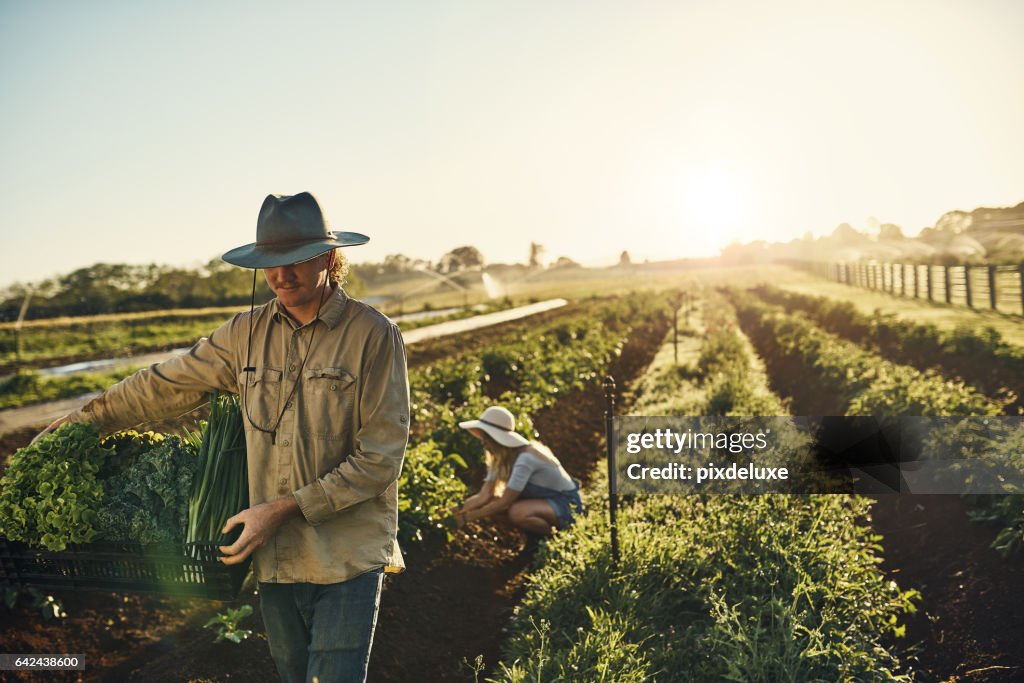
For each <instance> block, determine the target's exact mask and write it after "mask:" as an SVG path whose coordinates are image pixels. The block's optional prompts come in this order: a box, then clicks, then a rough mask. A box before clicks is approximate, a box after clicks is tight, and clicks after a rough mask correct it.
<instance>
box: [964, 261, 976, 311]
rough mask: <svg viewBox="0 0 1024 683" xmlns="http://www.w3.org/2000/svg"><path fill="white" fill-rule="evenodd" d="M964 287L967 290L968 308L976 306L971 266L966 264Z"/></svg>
mask: <svg viewBox="0 0 1024 683" xmlns="http://www.w3.org/2000/svg"><path fill="white" fill-rule="evenodd" d="M964 287H965V288H966V291H967V308H974V297H973V296H971V267H970V266H964Z"/></svg>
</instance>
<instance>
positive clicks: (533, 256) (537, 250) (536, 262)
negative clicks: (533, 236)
mask: <svg viewBox="0 0 1024 683" xmlns="http://www.w3.org/2000/svg"><path fill="white" fill-rule="evenodd" d="M543 253H544V246H543V245H541V244H537V243H536V242H530V261H529V265H530V267H531V268H538V267H539V266H540V256H541V254H543Z"/></svg>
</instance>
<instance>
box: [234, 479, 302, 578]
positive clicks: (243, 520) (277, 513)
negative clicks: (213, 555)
mask: <svg viewBox="0 0 1024 683" xmlns="http://www.w3.org/2000/svg"><path fill="white" fill-rule="evenodd" d="M301 514H302V511H301V510H299V504H298V503H297V502H295V498H294V497H292V496H283V497H281V498H278V499H277V500H273V501H271V502H269V503H260V504H259V505H254V506H252V507H251V508H249V509H247V510H242V511H241V512H239V513H238V514H237V515H235V516H234V517H231V518H229V519H228V521H227V522H225V523H224V529H222V531H221V533H225V534H226V533H228V532H229V531H231V530H232V529H234V528H235V527H236V526H238V525H239V524H243V525H244V527H243V528H242V534H241V535H240V536H239V537H238V540H237V541H235V542H234V543H232V544H231V545H222V546H220V551H221V552H222V553H224V554H225V555H227V556H228V557H222V558H220V561H221V562H223V563H224V564H238V563H239V562H243V561H244V560H245V558H247V557H249V555H251V554H252V553H253V551H254V550H256V549H257V548H259V547H261V546H263V545H265V544H266V542H267V541H269V540H270V538H271V537H272V536H273V535H274V534H275V533H277V529H278V527H280V526H281V524H282V523H283V522H284V521H285V520H287V519H289V518H291V517H295V516H298V515H301Z"/></svg>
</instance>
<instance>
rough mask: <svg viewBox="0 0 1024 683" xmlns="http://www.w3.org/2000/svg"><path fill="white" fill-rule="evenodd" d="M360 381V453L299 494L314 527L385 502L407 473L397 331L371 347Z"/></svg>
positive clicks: (402, 360) (392, 328)
mask: <svg viewBox="0 0 1024 683" xmlns="http://www.w3.org/2000/svg"><path fill="white" fill-rule="evenodd" d="M360 375H361V377H360V388H359V394H358V396H357V397H356V401H357V402H358V406H357V413H358V424H357V425H356V433H355V451H354V452H353V453H350V454H348V456H347V457H345V458H344V459H343V460H342V461H341V463H340V464H339V465H338V466H337V467H335V468H334V469H332V470H331V471H330V472H328V473H327V474H325V475H324V476H322V477H320V478H319V479H317V480H316V481H314V482H312V483H310V484H309V485H307V486H304V487H302V488H300V489H299V490H297V491H295V493H294V497H295V500H296V502H297V503H298V504H299V508H300V509H301V510H302V514H303V516H304V517H305V518H306V520H307V521H308V522H309V523H310V524H312V525H314V526H316V525H319V524H321V523H323V522H325V521H327V520H328V519H330V518H331V517H332V516H333V515H335V514H336V513H338V512H341V511H342V510H345V509H346V508H349V507H351V506H353V505H355V504H357V503H361V502H363V501H365V500H368V499H370V498H375V497H377V496H380V495H381V494H382V493H383V492H384V491H386V490H387V489H388V488H389V487H390V486H392V485H394V484H395V482H396V481H397V480H398V476H399V474H400V473H401V471H402V462H403V459H404V457H405V447H406V445H407V443H408V441H409V377H408V369H407V365H406V356H405V345H404V343H403V342H402V334H401V332H400V331H399V329H398V327H397V326H396V325H394V324H389V327H388V329H387V330H385V331H384V333H383V334H380V335H379V336H377V338H376V342H375V343H374V341H371V342H370V348H369V349H368V351H367V354H366V356H365V357H364V362H363V366H362V368H361V371H360ZM342 419H348V418H347V416H346V417H343V418H342Z"/></svg>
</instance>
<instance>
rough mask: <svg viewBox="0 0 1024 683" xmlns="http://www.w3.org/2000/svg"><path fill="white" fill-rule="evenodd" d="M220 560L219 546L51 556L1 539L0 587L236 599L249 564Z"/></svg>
mask: <svg viewBox="0 0 1024 683" xmlns="http://www.w3.org/2000/svg"><path fill="white" fill-rule="evenodd" d="M218 557H220V551H219V550H217V544H216V543H189V544H185V545H183V546H167V545H142V544H140V543H112V542H97V543H89V544H85V545H77V546H75V545H69V546H68V547H67V549H66V550H61V551H49V550H41V549H39V548H32V547H29V546H27V545H25V544H24V543H20V542H16V541H9V540H7V539H4V538H0V585H2V584H24V585H29V586H38V587H40V588H51V589H58V590H59V589H63V590H69V589H70V590H95V591H107V592H114V593H154V594H158V595H167V596H176V597H191V598H207V599H210V600H232V599H234V598H236V597H237V596H238V592H239V590H241V588H242V582H243V581H244V580H245V575H246V573H247V572H248V570H249V559H246V561H245V562H243V563H241V564H239V565H232V566H228V565H225V564H223V563H221V562H220V561H219V560H218V559H217V558H218Z"/></svg>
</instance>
